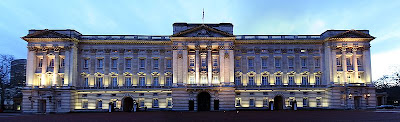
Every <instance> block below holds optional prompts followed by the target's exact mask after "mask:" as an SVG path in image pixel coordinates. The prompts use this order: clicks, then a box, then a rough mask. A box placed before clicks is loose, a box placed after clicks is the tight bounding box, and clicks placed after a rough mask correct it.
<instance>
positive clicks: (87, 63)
mask: <svg viewBox="0 0 400 122" xmlns="http://www.w3.org/2000/svg"><path fill="white" fill-rule="evenodd" d="M88 67H89V59H85V60H83V68H88Z"/></svg>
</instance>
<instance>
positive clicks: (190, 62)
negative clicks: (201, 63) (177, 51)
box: [189, 56, 194, 67]
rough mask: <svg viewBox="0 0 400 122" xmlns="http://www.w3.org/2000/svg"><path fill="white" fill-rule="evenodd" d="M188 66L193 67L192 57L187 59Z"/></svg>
mask: <svg viewBox="0 0 400 122" xmlns="http://www.w3.org/2000/svg"><path fill="white" fill-rule="evenodd" d="M189 66H191V67H194V57H193V56H192V57H190V58H189Z"/></svg>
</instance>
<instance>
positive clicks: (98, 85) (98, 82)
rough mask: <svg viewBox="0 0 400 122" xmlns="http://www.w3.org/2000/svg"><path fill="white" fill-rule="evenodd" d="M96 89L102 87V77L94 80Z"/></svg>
mask: <svg viewBox="0 0 400 122" xmlns="http://www.w3.org/2000/svg"><path fill="white" fill-rule="evenodd" d="M96 85H97V87H103V77H98V78H96Z"/></svg>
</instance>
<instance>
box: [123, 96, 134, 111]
mask: <svg viewBox="0 0 400 122" xmlns="http://www.w3.org/2000/svg"><path fill="white" fill-rule="evenodd" d="M132 108H133V99H132V98H131V97H125V98H124V100H123V108H122V109H123V110H124V112H130V111H132Z"/></svg>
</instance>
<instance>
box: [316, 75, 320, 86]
mask: <svg viewBox="0 0 400 122" xmlns="http://www.w3.org/2000/svg"><path fill="white" fill-rule="evenodd" d="M315 85H321V77H320V76H315Z"/></svg>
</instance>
